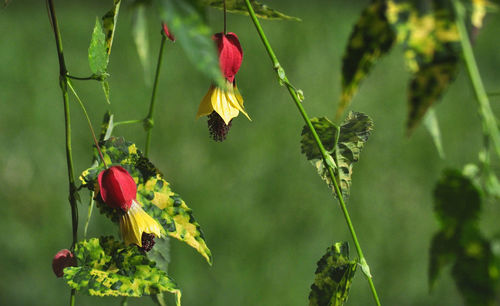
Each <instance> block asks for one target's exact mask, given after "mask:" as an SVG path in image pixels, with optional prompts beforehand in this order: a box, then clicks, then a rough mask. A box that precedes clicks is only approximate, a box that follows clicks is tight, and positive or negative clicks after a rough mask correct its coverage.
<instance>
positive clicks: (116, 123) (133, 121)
mask: <svg viewBox="0 0 500 306" xmlns="http://www.w3.org/2000/svg"><path fill="white" fill-rule="evenodd" d="M137 123H144V119H136V120H125V121H118V122H115V123H113V126H114V127H117V126H119V125H126V124H137Z"/></svg>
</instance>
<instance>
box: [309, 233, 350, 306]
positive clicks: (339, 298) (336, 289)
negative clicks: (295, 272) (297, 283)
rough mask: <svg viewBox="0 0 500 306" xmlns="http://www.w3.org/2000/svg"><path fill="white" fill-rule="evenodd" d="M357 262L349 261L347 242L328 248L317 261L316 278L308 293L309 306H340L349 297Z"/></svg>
mask: <svg viewBox="0 0 500 306" xmlns="http://www.w3.org/2000/svg"><path fill="white" fill-rule="evenodd" d="M357 265H358V264H357V262H356V261H354V260H349V245H348V244H347V242H337V243H335V244H334V245H333V246H331V247H329V248H328V249H327V251H326V254H325V255H323V257H321V259H320V260H319V261H318V267H317V269H316V277H315V280H314V284H312V286H311V292H310V293H309V305H310V306H329V305H335V306H340V305H343V304H344V303H345V301H346V300H347V297H348V295H349V289H350V287H351V284H352V278H353V277H354V273H355V272H356V267H357Z"/></svg>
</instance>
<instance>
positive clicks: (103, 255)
mask: <svg viewBox="0 0 500 306" xmlns="http://www.w3.org/2000/svg"><path fill="white" fill-rule="evenodd" d="M74 255H75V258H76V261H77V266H76V267H67V268H65V269H64V279H65V280H66V282H67V283H68V285H69V286H70V287H71V288H73V289H76V290H78V291H80V292H84V293H86V294H89V295H94V296H132V297H140V296H143V295H155V294H159V293H162V292H170V293H173V294H175V295H176V298H177V305H180V298H181V292H180V290H179V288H178V287H177V284H176V283H175V282H174V281H173V280H172V279H171V278H170V277H169V276H168V275H167V273H166V272H165V271H162V270H160V269H158V268H156V267H155V266H156V263H155V262H153V261H151V260H149V259H148V258H147V257H146V255H144V254H143V253H142V252H141V251H140V250H139V248H138V247H137V246H135V245H130V246H125V244H124V243H123V242H119V241H116V240H114V238H113V237H101V238H100V239H97V238H92V239H90V240H84V241H80V242H78V243H77V244H76V245H75V250H74Z"/></svg>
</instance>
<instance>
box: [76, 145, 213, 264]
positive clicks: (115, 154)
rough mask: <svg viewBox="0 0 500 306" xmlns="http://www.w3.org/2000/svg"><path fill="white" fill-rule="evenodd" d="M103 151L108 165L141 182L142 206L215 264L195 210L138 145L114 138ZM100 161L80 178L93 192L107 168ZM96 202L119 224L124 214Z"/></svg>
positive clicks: (171, 231) (171, 234)
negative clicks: (171, 185) (101, 173)
mask: <svg viewBox="0 0 500 306" xmlns="http://www.w3.org/2000/svg"><path fill="white" fill-rule="evenodd" d="M101 150H102V154H103V157H104V159H105V160H106V164H107V165H121V166H122V167H123V168H125V169H127V171H128V172H129V173H130V175H131V176H132V177H133V178H134V180H135V181H136V183H137V200H138V203H140V204H141V205H142V207H143V209H144V210H145V211H146V212H147V213H148V214H149V215H150V216H152V217H153V218H155V219H156V220H157V221H158V222H159V223H160V224H161V225H162V226H163V228H164V229H165V231H166V232H167V234H168V235H169V236H171V237H174V238H176V239H179V240H181V241H184V242H186V243H187V244H189V245H190V246H192V247H193V248H195V249H196V250H197V251H198V252H199V253H200V254H201V255H203V256H204V257H205V258H206V260H207V261H208V262H209V263H211V262H212V255H211V252H210V250H209V249H208V247H207V245H206V243H205V239H204V237H203V233H202V231H201V228H200V225H199V224H198V222H196V220H195V219H194V217H193V212H192V210H191V209H190V208H189V207H188V206H187V205H186V203H184V201H183V200H182V199H181V198H180V197H179V195H178V194H176V193H174V192H173V191H172V190H171V189H170V184H169V183H168V182H167V181H166V180H165V179H164V178H163V175H162V174H161V173H160V172H159V171H158V169H156V168H155V166H154V165H153V164H152V163H151V162H150V161H149V160H148V159H147V158H146V157H144V156H143V155H142V153H141V151H139V150H138V149H137V147H136V146H135V144H133V143H131V142H127V141H125V140H124V139H123V138H113V137H112V138H110V139H109V140H107V141H106V142H103V143H102V144H101ZM98 160H99V163H98V165H95V166H93V167H91V168H89V169H87V170H85V171H84V172H83V173H82V175H81V176H80V180H81V181H82V183H83V184H84V185H85V186H86V187H87V188H89V189H91V190H95V189H97V188H98V187H97V176H98V174H99V172H101V171H102V170H103V169H104V164H103V163H102V161H101V159H100V158H99V157H98ZM96 200H97V206H98V207H99V209H100V210H101V212H102V213H104V214H106V215H107V216H108V217H109V218H111V219H112V220H113V221H115V222H117V221H118V216H119V213H120V212H119V211H116V210H114V209H112V208H110V207H109V206H107V205H105V204H104V203H103V202H102V199H101V198H100V196H99V195H97V196H96Z"/></svg>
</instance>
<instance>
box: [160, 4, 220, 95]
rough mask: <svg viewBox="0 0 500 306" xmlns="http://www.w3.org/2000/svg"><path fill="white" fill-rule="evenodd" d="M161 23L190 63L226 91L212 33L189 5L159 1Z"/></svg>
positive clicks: (195, 10)
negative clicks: (171, 34) (166, 25)
mask: <svg viewBox="0 0 500 306" xmlns="http://www.w3.org/2000/svg"><path fill="white" fill-rule="evenodd" d="M157 2H158V4H159V6H158V9H159V12H160V16H161V18H162V20H164V21H166V23H167V24H168V27H169V29H170V30H171V31H172V33H173V34H174V35H175V37H176V41H177V42H179V44H180V45H181V46H182V48H183V49H184V51H185V52H186V55H187V57H188V58H189V59H190V60H191V63H193V65H194V66H195V67H196V68H197V69H198V70H200V71H201V72H203V73H204V74H205V75H206V76H207V77H209V78H210V79H211V80H212V82H214V83H217V84H218V85H219V86H220V87H224V80H223V77H222V74H221V71H220V68H219V61H218V59H217V54H216V50H215V49H216V48H215V43H214V42H213V40H212V38H211V36H212V34H213V33H212V30H210V28H209V27H208V26H207V25H206V24H205V22H204V21H203V18H202V17H201V15H200V14H199V12H198V11H197V9H196V8H195V7H194V6H193V5H191V3H190V1H182V0H157Z"/></svg>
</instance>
